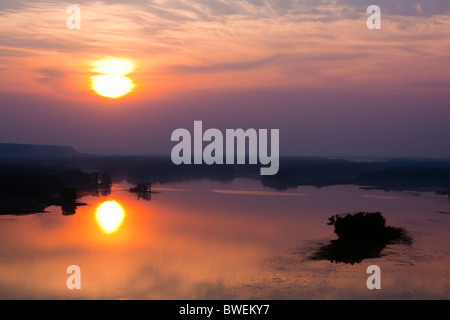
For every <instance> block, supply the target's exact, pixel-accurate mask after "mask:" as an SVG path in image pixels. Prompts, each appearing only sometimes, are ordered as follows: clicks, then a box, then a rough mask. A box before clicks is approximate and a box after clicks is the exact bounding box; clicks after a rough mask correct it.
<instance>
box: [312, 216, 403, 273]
mask: <svg viewBox="0 0 450 320" xmlns="http://www.w3.org/2000/svg"><path fill="white" fill-rule="evenodd" d="M328 220H329V222H328V225H330V226H334V232H335V234H336V235H337V236H338V239H336V240H331V241H330V243H329V244H328V245H324V246H322V247H321V248H319V249H318V250H317V252H316V253H314V255H313V256H312V260H329V261H331V262H335V263H340V262H343V263H349V264H355V263H360V262H361V261H363V260H364V259H369V258H379V257H381V252H382V251H383V249H384V248H385V247H386V246H387V245H389V244H406V245H410V244H412V239H411V237H410V236H409V235H408V234H407V232H406V230H405V229H403V228H396V227H391V226H386V219H385V218H384V217H383V215H382V214H381V213H380V212H358V213H356V214H346V215H334V216H332V217H330V218H328Z"/></svg>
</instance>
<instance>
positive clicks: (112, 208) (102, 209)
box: [95, 200, 125, 234]
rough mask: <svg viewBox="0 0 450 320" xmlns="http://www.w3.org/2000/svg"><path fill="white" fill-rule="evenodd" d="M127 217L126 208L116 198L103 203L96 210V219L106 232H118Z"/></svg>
mask: <svg viewBox="0 0 450 320" xmlns="http://www.w3.org/2000/svg"><path fill="white" fill-rule="evenodd" d="M124 219H125V210H124V209H123V207H122V206H121V205H120V204H119V203H118V202H117V201H114V200H110V201H105V202H103V203H101V204H100V205H99V206H98V207H97V210H96V211H95V221H96V222H97V225H98V226H99V227H100V229H101V231H102V232H103V233H105V234H112V233H115V232H117V231H118V230H119V229H120V227H121V226H122V224H123V222H124Z"/></svg>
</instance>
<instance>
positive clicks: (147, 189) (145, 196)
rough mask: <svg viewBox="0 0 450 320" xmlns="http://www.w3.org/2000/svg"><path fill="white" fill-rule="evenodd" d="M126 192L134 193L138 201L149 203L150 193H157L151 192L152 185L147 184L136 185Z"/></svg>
mask: <svg viewBox="0 0 450 320" xmlns="http://www.w3.org/2000/svg"><path fill="white" fill-rule="evenodd" d="M128 191H129V192H131V193H136V194H137V199H138V200H146V201H150V200H151V199H152V196H151V194H152V193H157V192H155V191H152V184H151V183H148V182H145V183H138V184H137V185H136V186H135V187H133V188H130V189H128Z"/></svg>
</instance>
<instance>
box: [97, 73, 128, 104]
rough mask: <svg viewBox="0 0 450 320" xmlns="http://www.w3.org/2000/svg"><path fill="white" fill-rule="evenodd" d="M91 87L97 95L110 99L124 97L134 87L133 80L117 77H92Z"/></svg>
mask: <svg viewBox="0 0 450 320" xmlns="http://www.w3.org/2000/svg"><path fill="white" fill-rule="evenodd" d="M91 86H92V89H93V90H94V91H95V92H96V93H97V94H98V95H100V96H102V97H106V98H112V99H115V98H119V97H122V96H124V95H126V94H127V93H129V92H131V91H132V90H133V88H134V87H135V85H134V82H133V80H131V79H130V78H128V77H125V76H119V75H97V76H92V77H91Z"/></svg>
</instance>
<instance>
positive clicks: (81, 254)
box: [0, 179, 450, 299]
mask: <svg viewBox="0 0 450 320" xmlns="http://www.w3.org/2000/svg"><path fill="white" fill-rule="evenodd" d="M128 187H129V186H127V185H125V184H118V185H115V186H114V188H113V191H112V193H111V195H109V196H107V197H91V196H89V197H85V198H83V199H81V201H82V202H86V203H87V204H88V205H87V206H84V207H79V208H78V209H77V213H76V214H75V215H72V216H63V215H62V214H61V209H60V208H58V207H50V208H48V209H47V210H48V212H46V213H42V214H33V215H27V216H11V215H6V216H0V243H1V246H0V298H2V299H24V298H25V299H72V298H86V299H400V298H401V299H417V298H425V299H428V298H429V299H449V298H450V214H443V213H442V212H444V213H445V212H447V213H450V201H449V199H448V198H447V197H445V196H437V195H434V194H432V193H420V194H419V193H411V192H384V191H376V190H362V189H359V188H357V187H355V186H334V187H325V188H321V189H317V188H315V187H299V188H297V189H290V190H289V191H287V192H277V191H273V190H270V189H265V188H263V187H262V186H261V185H260V183H259V182H257V181H253V180H240V179H236V180H234V181H233V182H230V183H222V182H216V181H191V182H183V183H173V184H165V185H154V190H155V191H158V193H155V194H152V199H151V200H150V201H145V200H138V199H137V197H136V195H135V194H131V193H129V192H127V191H126V190H127V188H128ZM105 201H109V202H108V204H107V205H103V206H102V204H103V203H105ZM357 211H381V212H382V213H383V215H384V216H385V218H386V220H387V223H388V224H389V225H392V226H396V227H404V228H405V229H407V230H408V232H409V234H410V235H411V236H412V238H413V240H414V243H413V244H412V245H411V246H406V245H391V246H388V247H387V248H386V249H385V250H384V251H383V254H384V256H382V257H381V258H377V259H367V260H364V261H362V263H359V264H354V265H349V264H342V263H340V264H336V263H331V262H329V261H311V260H310V259H309V258H310V256H311V255H312V254H313V253H314V251H315V250H317V249H318V248H319V247H320V246H321V245H323V244H326V243H327V242H328V241H329V240H331V239H333V238H335V236H334V234H333V228H332V227H330V226H327V219H328V217H330V216H331V215H333V214H337V213H347V212H350V213H353V212H357ZM73 264H74V265H78V266H80V268H81V286H82V288H81V290H68V289H67V287H66V280H67V277H68V276H69V275H68V274H66V269H67V267H68V266H69V265H73ZM372 264H376V265H378V266H380V267H381V270H382V289H381V290H376V291H370V290H368V289H367V287H366V279H367V277H368V275H367V274H366V269H367V267H368V266H369V265H372Z"/></svg>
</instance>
